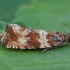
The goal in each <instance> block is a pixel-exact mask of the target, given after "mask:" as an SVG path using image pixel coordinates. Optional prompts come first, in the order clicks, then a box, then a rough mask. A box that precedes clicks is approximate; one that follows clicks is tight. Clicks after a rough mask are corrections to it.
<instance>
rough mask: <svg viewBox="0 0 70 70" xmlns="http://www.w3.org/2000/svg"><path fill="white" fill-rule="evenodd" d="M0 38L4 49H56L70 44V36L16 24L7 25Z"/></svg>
mask: <svg viewBox="0 0 70 70" xmlns="http://www.w3.org/2000/svg"><path fill="white" fill-rule="evenodd" d="M0 37H1V43H2V44H3V45H4V46H5V47H6V48H14V49H48V48H57V47H59V46H62V45H66V44H68V43H69V42H70V34H63V33H60V32H48V31H45V30H34V29H29V28H24V27H22V26H20V25H17V24H8V25H7V26H6V30H5V32H4V33H3V34H1V35H0Z"/></svg>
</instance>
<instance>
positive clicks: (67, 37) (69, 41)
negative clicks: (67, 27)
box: [67, 33, 70, 42]
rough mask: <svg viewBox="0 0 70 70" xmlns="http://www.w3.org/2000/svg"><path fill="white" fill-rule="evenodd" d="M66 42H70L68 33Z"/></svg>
mask: <svg viewBox="0 0 70 70" xmlns="http://www.w3.org/2000/svg"><path fill="white" fill-rule="evenodd" d="M67 42H70V33H68V34H67Z"/></svg>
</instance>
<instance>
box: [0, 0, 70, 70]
mask: <svg viewBox="0 0 70 70" xmlns="http://www.w3.org/2000/svg"><path fill="white" fill-rule="evenodd" d="M12 22H13V23H18V24H20V25H23V26H26V27H30V28H36V29H45V30H49V31H59V32H66V31H65V30H64V28H63V27H62V26H65V27H66V28H67V29H68V30H70V27H69V25H70V1H69V0H51V1H50V0H30V3H29V4H21V5H19V7H18V11H17V12H16V14H15V16H14V19H13V20H12ZM6 25H7V23H6V22H0V33H2V32H4V31H5V28H6ZM42 51H43V50H14V49H7V48H5V47H4V46H2V44H0V70H69V69H70V46H68V45H67V46H62V47H60V48H56V49H50V50H47V51H46V52H45V53H44V54H42Z"/></svg>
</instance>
